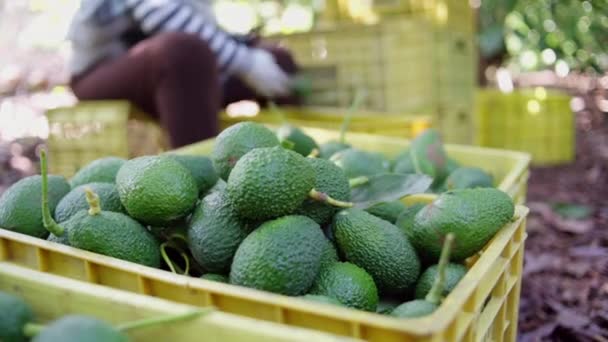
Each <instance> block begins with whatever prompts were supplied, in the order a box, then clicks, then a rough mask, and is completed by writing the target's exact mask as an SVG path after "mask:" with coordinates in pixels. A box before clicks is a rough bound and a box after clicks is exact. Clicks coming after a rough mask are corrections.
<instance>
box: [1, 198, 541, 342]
mask: <svg viewBox="0 0 608 342" xmlns="http://www.w3.org/2000/svg"><path fill="white" fill-rule="evenodd" d="M528 212H529V209H528V208H527V207H525V206H522V205H518V206H516V209H515V215H514V217H515V218H516V220H513V221H512V222H510V223H508V224H506V225H505V226H504V227H502V228H501V229H500V230H499V231H498V232H497V233H496V235H495V236H494V237H493V238H492V239H491V240H490V241H489V242H488V243H487V244H486V246H487V249H486V250H484V252H483V253H481V256H480V257H479V260H477V262H476V263H475V265H473V267H471V268H470V269H469V271H468V272H467V274H466V275H465V277H464V278H463V279H462V281H461V282H460V283H459V285H458V286H457V287H456V288H455V289H454V290H453V291H452V292H451V293H450V295H449V296H448V297H447V298H446V299H445V300H444V302H443V303H442V305H441V306H440V308H439V309H438V310H436V311H435V312H434V313H433V314H431V315H429V316H426V317H422V318H416V319H408V320H403V319H399V318H393V317H387V316H382V315H380V314H377V313H368V312H363V311H360V310H354V309H349V308H341V307H335V308H334V307H332V308H331V310H327V308H325V307H324V306H323V305H320V304H316V303H310V302H307V301H305V300H297V301H293V299H297V298H294V297H285V296H282V295H279V294H273V293H270V292H266V291H261V290H255V289H250V288H245V287H241V286H235V285H230V284H223V283H222V284H220V283H217V282H213V281H209V280H205V279H198V278H193V277H189V276H184V275H176V274H173V273H170V272H168V271H164V270H160V269H156V268H152V267H147V266H143V265H138V264H135V263H131V262H127V261H123V260H118V259H115V258H112V257H108V256H104V255H101V254H96V253H92V252H88V251H84V250H81V249H77V248H74V247H70V246H65V245H61V244H57V243H53V242H50V241H46V240H42V239H39V238H35V237H31V236H28V235H24V234H20V233H16V232H13V231H9V230H6V229H0V238H6V239H10V240H14V241H18V242H21V243H25V244H28V245H33V246H36V247H37V248H39V249H42V250H51V251H54V252H57V253H60V254H64V255H70V256H73V257H78V258H81V259H83V260H85V261H92V262H96V263H100V264H105V265H109V266H111V267H113V268H116V269H121V270H123V271H126V272H128V273H132V274H136V275H144V276H146V277H149V278H154V279H156V280H159V281H170V282H173V283H178V284H179V285H182V286H186V287H187V288H205V289H210V290H212V291H214V292H217V293H220V294H221V295H225V296H232V297H240V298H245V299H247V300H249V301H252V302H259V303H272V304H275V305H280V306H283V307H289V308H292V309H296V310H298V311H302V312H307V313H312V314H315V315H318V316H321V317H323V316H325V317H331V318H334V319H340V320H344V319H345V318H344V317H346V316H348V317H349V320H352V321H357V322H361V321H365V323H366V324H368V325H373V326H376V327H380V328H385V329H391V330H394V331H399V332H406V333H413V334H417V335H429V334H432V333H434V332H436V331H440V330H442V329H444V328H445V327H446V326H447V325H449V324H450V323H451V322H452V321H453V320H454V319H455V318H456V316H457V314H458V310H460V309H461V308H462V306H463V305H464V301H465V300H466V298H468V296H469V295H470V293H471V292H472V291H474V290H475V287H474V286H470V284H477V283H478V282H479V280H480V278H481V277H482V276H483V275H484V274H485V273H486V272H487V268H489V267H491V266H492V263H491V262H489V261H491V260H494V259H496V258H498V257H500V253H501V250H502V249H503V247H504V245H505V244H507V243H508V242H509V240H510V238H511V236H512V234H513V233H514V231H515V230H516V229H517V227H518V226H519V225H520V224H521V223H522V222H523V221H524V220H525V218H526V216H527V214H528ZM0 242H1V241H0ZM7 257H8V256H3V259H7ZM0 259H2V258H0ZM485 261H488V262H485ZM446 303H447V304H449V305H446Z"/></svg>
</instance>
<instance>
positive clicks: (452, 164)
mask: <svg viewBox="0 0 608 342" xmlns="http://www.w3.org/2000/svg"><path fill="white" fill-rule="evenodd" d="M459 167H460V163H459V162H458V161H456V159H453V158H450V157H449V156H448V164H447V166H446V171H447V172H446V174H448V175H449V174H451V173H452V172H454V171H455V170H456V169H457V168H459Z"/></svg>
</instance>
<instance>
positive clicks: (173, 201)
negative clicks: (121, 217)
mask: <svg viewBox="0 0 608 342" xmlns="http://www.w3.org/2000/svg"><path fill="white" fill-rule="evenodd" d="M116 188H117V189H118V195H119V196H120V201H121V202H122V204H123V206H124V207H125V209H126V210H127V213H129V215H130V216H131V217H133V218H135V219H136V220H138V221H141V222H143V223H146V224H149V225H152V226H162V225H164V224H167V223H170V222H172V221H175V220H178V219H180V218H182V217H184V216H186V215H188V214H189V213H190V211H191V210H192V209H193V208H194V205H195V203H196V201H197V200H198V187H197V185H196V182H195V181H194V178H193V177H192V174H191V173H190V171H188V169H186V168H185V167H184V166H182V165H181V164H180V163H179V162H177V161H175V160H174V159H173V158H171V157H168V156H143V157H138V158H135V159H131V160H129V161H127V162H126V163H125V164H124V165H123V166H122V167H121V168H120V170H119V171H118V174H117V175H116Z"/></svg>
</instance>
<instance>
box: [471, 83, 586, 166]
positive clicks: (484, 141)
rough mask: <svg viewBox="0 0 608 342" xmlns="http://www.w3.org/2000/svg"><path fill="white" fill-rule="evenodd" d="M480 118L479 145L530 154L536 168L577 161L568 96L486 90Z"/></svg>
mask: <svg viewBox="0 0 608 342" xmlns="http://www.w3.org/2000/svg"><path fill="white" fill-rule="evenodd" d="M476 116H477V123H476V125H477V127H476V143H477V145H480V146H488V147H497V148H507V149H512V150H518V151H525V152H528V153H530V154H531V155H532V163H533V164H536V165H552V164H560V163H568V162H571V161H573V160H574V154H575V147H576V127H575V121H574V115H573V113H572V110H571V109H570V96H568V95H567V94H564V93H561V92H557V91H552V90H547V89H545V88H541V87H539V88H535V89H522V90H515V91H514V92H512V93H508V94H505V93H502V92H500V91H498V90H491V89H482V90H479V93H478V95H477V104H476Z"/></svg>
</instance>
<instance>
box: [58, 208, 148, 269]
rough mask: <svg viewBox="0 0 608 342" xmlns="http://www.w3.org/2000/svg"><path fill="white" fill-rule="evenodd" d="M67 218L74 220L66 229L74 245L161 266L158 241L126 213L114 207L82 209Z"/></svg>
mask: <svg viewBox="0 0 608 342" xmlns="http://www.w3.org/2000/svg"><path fill="white" fill-rule="evenodd" d="M70 221H72V222H70ZM68 222H70V223H69V224H73V226H72V227H71V228H69V229H67V234H68V240H69V242H70V245H71V246H73V247H76V248H80V249H84V250H86V251H90V252H95V253H99V254H103V255H107V256H111V257H114V258H118V259H122V260H126V261H130V262H135V263H138V264H141V265H145V266H150V267H156V268H158V267H160V249H159V247H160V246H159V243H158V241H157V240H156V239H155V238H154V236H152V234H151V233H150V232H149V231H148V230H146V228H144V226H142V225H141V224H140V223H139V222H137V221H135V220H134V219H132V218H130V217H129V216H127V215H124V214H121V213H114V212H111V211H102V212H100V213H99V214H97V215H89V213H88V212H87V211H80V212H78V213H77V214H76V215H74V216H73V217H72V218H71V219H70V220H69V221H68Z"/></svg>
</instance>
